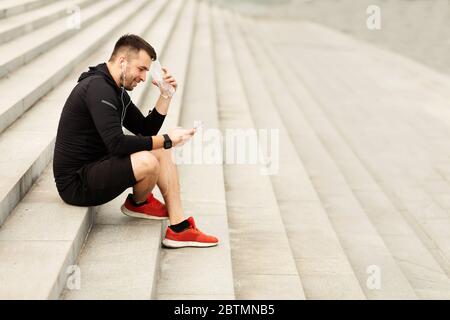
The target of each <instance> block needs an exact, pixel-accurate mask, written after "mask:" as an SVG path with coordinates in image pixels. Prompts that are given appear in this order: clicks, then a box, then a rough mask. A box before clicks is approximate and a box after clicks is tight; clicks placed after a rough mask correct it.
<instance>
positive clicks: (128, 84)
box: [123, 75, 137, 91]
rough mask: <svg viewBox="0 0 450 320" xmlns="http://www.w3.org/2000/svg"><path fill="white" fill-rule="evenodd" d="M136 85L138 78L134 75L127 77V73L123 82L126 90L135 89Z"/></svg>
mask: <svg viewBox="0 0 450 320" xmlns="http://www.w3.org/2000/svg"><path fill="white" fill-rule="evenodd" d="M136 85H137V82H136V80H134V78H133V77H127V76H126V75H125V81H124V84H123V87H124V88H125V90H127V91H133V89H134V88H135V87H136Z"/></svg>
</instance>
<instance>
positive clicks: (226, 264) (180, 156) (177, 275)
mask: <svg viewBox="0 0 450 320" xmlns="http://www.w3.org/2000/svg"><path fill="white" fill-rule="evenodd" d="M198 10H199V11H198V17H197V20H196V22H195V33H194V36H193V43H192V48H191V54H190V61H189V66H188V71H187V75H186V80H185V81H184V83H185V84H184V94H183V100H182V104H183V107H182V109H181V114H180V116H181V118H180V125H181V126H183V127H186V128H189V127H192V126H193V124H194V121H196V120H203V123H204V130H206V129H209V128H212V129H217V128H218V127H219V123H218V110H217V100H216V89H215V85H214V83H215V80H214V67H215V66H214V61H213V56H212V43H211V31H210V26H209V23H210V22H209V13H208V10H209V8H208V4H207V3H205V2H204V1H202V2H200V3H199V9H198ZM173 58H175V56H174V55H173V54H172V59H173ZM167 65H168V66H169V62H167ZM172 119H173V118H172ZM174 123H175V122H172V124H174ZM202 138H203V139H205V138H204V137H202V133H201V130H199V131H198V132H197V134H196V136H195V137H194V138H193V140H192V141H191V143H188V144H186V145H184V146H183V148H179V149H175V150H176V151H175V159H177V163H178V172H179V176H180V187H181V196H182V201H183V207H184V209H185V215H186V216H191V215H192V216H194V218H195V219H196V223H197V225H198V227H199V229H200V230H202V231H204V232H206V233H209V234H213V235H215V236H217V237H218V238H219V241H220V243H219V245H218V246H216V247H212V248H207V249H198V248H183V249H179V250H173V249H172V250H170V249H164V248H163V249H162V256H161V271H160V277H159V281H158V288H157V299H200V300H203V299H234V297H235V295H234V287H233V274H232V265H231V251H230V244H229V229H228V221H227V211H226V202H225V190H224V179H223V166H222V162H221V161H220V162H219V163H214V164H208V165H196V164H192V160H195V159H193V158H192V155H193V153H195V152H197V153H198V150H200V149H199V148H201V147H200V145H202V142H203V140H202ZM206 139H208V138H206ZM209 139H210V138H209ZM211 145H214V146H213V147H214V148H215V147H220V146H217V145H216V144H214V142H213V141H211V142H210V144H208V146H209V148H211ZM193 146H194V147H193ZM188 160H190V162H188Z"/></svg>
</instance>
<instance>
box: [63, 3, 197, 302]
mask: <svg viewBox="0 0 450 320" xmlns="http://www.w3.org/2000/svg"><path fill="white" fill-rule="evenodd" d="M194 5H195V2H194V1H190V0H188V1H185V0H175V1H171V2H169V3H168V5H167V7H165V8H164V10H163V11H162V12H158V11H153V12H151V13H150V12H147V13H146V15H143V16H142V17H146V19H147V20H148V19H149V16H150V15H153V16H154V20H153V22H152V23H151V25H150V28H149V29H148V30H145V29H143V28H142V27H141V26H138V27H137V28H135V30H133V31H132V32H133V33H136V34H140V35H141V36H143V38H144V39H148V40H149V41H150V44H151V45H152V46H154V47H155V48H159V50H158V57H159V59H161V60H162V61H164V57H165V54H166V50H165V48H166V46H167V43H168V42H169V41H172V39H173V38H172V36H171V35H172V30H174V34H173V36H176V37H178V38H179V37H180V36H186V30H188V29H189V25H190V24H192V13H193V10H194ZM135 20H136V21H140V19H137V18H136V19H135ZM161 35H164V36H165V37H164V38H162V37H160V36H161ZM188 36H189V35H188ZM158 37H159V38H158ZM174 40H176V39H174ZM169 49H170V50H175V51H176V54H177V55H178V57H179V58H181V57H184V56H187V55H188V53H189V48H188V47H187V48H183V47H181V46H180V45H179V44H178V43H176V45H175V46H174V47H172V48H169ZM183 49H184V51H182V50H183ZM172 54H173V53H172ZM180 60H186V59H184V58H181V59H180ZM150 81H151V79H150V78H148V80H147V82H145V83H144V85H141V86H140V87H137V88H136V89H138V88H140V89H139V90H137V91H136V92H135V90H136V89H135V90H133V91H132V92H131V94H132V99H133V100H134V102H135V104H136V105H138V106H141V111H143V113H144V114H147V113H148V109H151V108H152V107H150V108H147V107H148V106H147V105H145V106H144V104H143V103H142V102H143V98H144V97H145V95H146V94H147V91H148V90H146V89H149V88H150V87H151V86H152V85H151V82H150ZM155 91H156V90H155ZM178 94H179V92H177V95H178ZM144 109H145V111H144ZM131 192H132V189H131V188H130V189H129V190H126V191H125V192H124V193H123V194H122V195H120V196H119V197H117V198H116V199H114V200H112V201H110V202H108V203H107V204H105V205H102V206H99V208H98V213H97V215H96V218H95V222H94V226H93V227H92V231H91V233H90V235H89V237H88V239H87V241H86V245H85V247H84V249H83V251H82V252H81V254H80V256H79V258H78V262H77V265H78V266H79V267H80V269H81V270H82V274H83V280H82V286H81V289H80V290H66V291H65V292H64V293H63V294H62V298H63V299H66V300H73V299H147V300H148V299H154V298H155V297H156V282H157V278H158V272H159V265H160V262H159V260H160V249H161V240H162V239H161V237H162V233H163V229H162V228H163V225H162V223H161V222H159V221H148V220H142V219H133V218H129V217H127V216H124V215H123V214H122V213H121V212H120V206H121V205H122V204H123V202H124V201H125V198H126V196H127V194H128V193H131ZM160 200H162V198H160ZM131 248H132V249H131Z"/></svg>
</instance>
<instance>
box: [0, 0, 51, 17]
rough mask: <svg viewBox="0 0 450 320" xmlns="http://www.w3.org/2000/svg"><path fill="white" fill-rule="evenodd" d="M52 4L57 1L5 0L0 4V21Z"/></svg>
mask: <svg viewBox="0 0 450 320" xmlns="http://www.w3.org/2000/svg"><path fill="white" fill-rule="evenodd" d="M52 2H55V0H5V1H2V2H1V3H0V19H3V18H6V17H11V16H14V15H16V14H20V13H22V12H27V11H30V10H33V9H36V8H39V7H42V6H45V5H47V4H50V3H52Z"/></svg>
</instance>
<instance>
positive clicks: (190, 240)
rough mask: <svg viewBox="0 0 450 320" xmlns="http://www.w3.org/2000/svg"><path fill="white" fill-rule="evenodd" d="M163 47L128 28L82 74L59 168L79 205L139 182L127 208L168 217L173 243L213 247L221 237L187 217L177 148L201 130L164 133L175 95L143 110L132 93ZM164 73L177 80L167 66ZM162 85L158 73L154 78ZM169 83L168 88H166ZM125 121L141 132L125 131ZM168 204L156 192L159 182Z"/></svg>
mask: <svg viewBox="0 0 450 320" xmlns="http://www.w3.org/2000/svg"><path fill="white" fill-rule="evenodd" d="M155 60H156V52H155V50H154V49H153V47H152V46H151V45H150V44H148V43H147V42H146V41H145V40H144V39H142V38H141V37H139V36H136V35H129V34H128V35H124V36H122V37H121V38H120V39H119V40H118V41H117V43H116V45H115V47H114V51H113V53H112V55H111V58H110V59H109V61H108V62H107V63H102V64H99V65H97V66H95V67H90V68H89V71H87V72H84V73H82V74H81V76H80V78H79V79H78V84H77V85H76V86H75V88H74V89H73V90H72V92H71V94H70V95H69V97H68V99H67V101H66V103H65V105H64V108H63V111H62V114H61V118H60V121H59V126H58V133H57V136H56V142H55V151H54V158H53V173H54V177H55V182H56V186H57V189H58V192H59V194H60V196H61V198H62V199H63V200H64V201H65V202H66V203H68V204H71V205H76V206H97V205H101V204H104V203H106V202H108V201H110V200H112V199H114V198H116V197H117V196H119V195H120V194H121V193H122V192H124V191H125V190H126V189H127V188H129V187H133V194H129V195H128V197H127V199H126V201H125V203H124V204H123V205H122V207H121V210H122V212H123V213H124V214H126V215H128V216H131V217H136V218H143V219H167V218H169V220H170V226H169V227H168V228H167V232H166V236H165V238H164V240H163V244H164V245H165V246H167V247H173V248H179V247H186V246H194V247H210V246H215V245H217V244H218V239H217V238H215V237H213V236H209V235H206V234H204V233H202V232H201V231H200V230H198V229H197V227H196V225H195V222H194V219H193V217H189V218H188V219H185V218H184V215H183V208H182V206H181V199H180V187H179V182H178V174H177V169H176V166H175V164H174V162H173V160H172V156H171V150H170V149H171V148H172V147H175V146H177V145H182V144H183V143H185V142H186V141H187V140H188V139H190V138H191V137H192V136H193V135H194V133H195V129H190V130H187V129H182V128H175V129H172V130H170V131H169V133H168V134H164V135H158V131H159V129H160V128H161V126H162V124H163V121H164V118H165V115H166V114H167V110H168V108H169V104H170V101H171V97H167V95H163V94H162V91H161V95H160V96H159V98H158V101H157V102H156V106H155V108H154V109H153V110H151V112H149V114H148V115H147V116H146V117H144V116H143V114H142V113H141V111H140V110H139V109H138V108H137V107H136V106H135V105H134V104H133V102H132V101H131V98H130V96H129V95H128V93H127V92H126V91H127V90H128V91H131V90H133V89H134V87H136V86H137V84H138V83H139V82H141V81H142V82H144V81H145V79H146V73H147V71H149V68H150V64H151V63H152V61H155ZM163 70H164V80H165V81H166V82H168V83H169V84H170V85H172V86H173V88H174V89H175V90H176V88H177V82H176V80H175V79H174V78H173V77H172V76H171V75H170V73H169V72H168V71H167V69H164V68H163ZM152 82H153V84H154V85H157V82H156V81H155V80H153V81H152ZM161 90H162V89H161ZM122 125H123V126H124V127H125V128H127V129H128V130H129V131H131V132H132V133H133V134H134V135H125V134H124V133H123V130H122ZM156 184H157V185H158V187H159V188H160V190H161V193H162V195H163V197H164V202H165V205H164V204H162V203H161V202H160V201H158V200H157V199H156V198H154V197H153V194H152V193H151V191H152V190H153V188H154V187H155V185H156Z"/></svg>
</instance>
